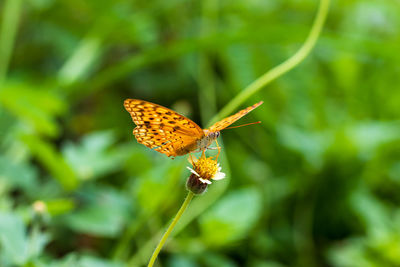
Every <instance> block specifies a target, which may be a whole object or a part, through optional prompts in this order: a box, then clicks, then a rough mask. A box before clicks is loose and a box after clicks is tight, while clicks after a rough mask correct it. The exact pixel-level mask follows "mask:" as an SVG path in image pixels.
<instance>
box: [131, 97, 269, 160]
mask: <svg viewBox="0 0 400 267" xmlns="http://www.w3.org/2000/svg"><path fill="white" fill-rule="evenodd" d="M261 104H262V102H259V103H257V104H255V105H253V106H250V107H248V108H246V109H243V110H241V111H239V112H238V113H236V114H234V115H232V116H230V117H228V118H225V119H223V120H221V121H219V122H217V123H215V124H214V125H212V126H211V127H210V128H208V129H204V130H203V129H202V128H200V126H198V125H197V124H196V123H195V122H193V121H191V120H190V119H188V118H186V117H184V116H182V115H180V114H178V113H176V112H175V111H173V110H171V109H168V108H166V107H163V106H160V105H157V104H154V103H150V102H147V101H144V100H139V99H126V100H125V101H124V107H125V109H126V110H127V111H128V112H129V113H130V115H131V117H132V120H133V122H134V123H135V124H136V128H135V129H134V130H133V134H134V136H135V138H136V140H137V141H138V142H139V143H141V144H143V145H145V146H147V147H149V148H151V149H154V150H156V151H158V152H160V153H163V154H166V155H167V156H168V157H175V156H183V155H185V154H188V153H191V152H195V151H204V150H206V149H207V148H208V147H209V146H210V145H211V144H212V142H214V141H215V140H216V139H217V138H218V136H219V135H220V130H222V129H224V128H226V127H227V126H229V125H230V124H232V123H233V122H235V121H236V120H238V119H240V118H241V117H243V116H244V115H246V114H247V113H248V112H250V111H251V110H253V109H255V108H256V107H258V106H259V105H261Z"/></svg>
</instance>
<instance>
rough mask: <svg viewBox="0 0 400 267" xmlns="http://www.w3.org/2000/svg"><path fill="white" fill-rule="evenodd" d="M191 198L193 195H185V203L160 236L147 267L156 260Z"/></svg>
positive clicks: (150, 266) (190, 193)
mask: <svg viewBox="0 0 400 267" xmlns="http://www.w3.org/2000/svg"><path fill="white" fill-rule="evenodd" d="M193 196H194V194H193V193H192V192H191V191H189V193H188V194H187V196H186V198H185V201H184V202H183V204H182V206H181V208H180V209H179V211H178V213H177V214H176V216H175V218H174V219H173V220H172V222H171V224H170V225H169V227H168V229H167V231H166V232H165V233H164V235H163V236H162V238H161V240H160V242H158V245H157V247H156V249H155V250H154V252H153V255H152V256H151V258H150V261H149V264H148V265H147V267H152V266H153V264H154V262H155V261H156V259H157V256H158V254H159V253H160V250H161V248H162V247H163V246H164V244H165V241H167V238H168V236H169V235H170V234H171V232H172V230H173V229H174V227H175V225H176V224H177V223H178V221H179V219H180V218H181V217H182V214H183V212H185V210H186V208H187V207H188V206H189V203H190V201H191V200H192V198H193Z"/></svg>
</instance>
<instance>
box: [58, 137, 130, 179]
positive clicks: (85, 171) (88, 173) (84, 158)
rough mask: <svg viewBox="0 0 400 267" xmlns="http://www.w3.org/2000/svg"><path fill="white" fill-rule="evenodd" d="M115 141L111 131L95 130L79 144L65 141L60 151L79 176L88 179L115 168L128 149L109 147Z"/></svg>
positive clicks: (126, 154) (125, 155)
mask: <svg viewBox="0 0 400 267" xmlns="http://www.w3.org/2000/svg"><path fill="white" fill-rule="evenodd" d="M114 142H115V138H114V135H113V133H112V132H110V131H104V132H95V133H92V134H90V135H87V136H85V137H84V138H83V139H82V142H81V143H80V144H73V143H71V142H68V143H66V144H65V145H64V146H63V149H62V153H63V155H64V157H65V158H66V161H67V162H68V163H69V165H70V166H71V167H72V168H73V169H74V170H75V172H76V173H77V174H78V176H79V178H80V179H82V180H89V179H94V178H98V177H99V176H104V175H106V174H109V173H110V172H113V171H115V170H117V169H118V168H119V167H120V165H121V162H123V159H124V158H125V157H127V156H128V152H129V151H122V150H116V149H111V147H112V145H113V144H114Z"/></svg>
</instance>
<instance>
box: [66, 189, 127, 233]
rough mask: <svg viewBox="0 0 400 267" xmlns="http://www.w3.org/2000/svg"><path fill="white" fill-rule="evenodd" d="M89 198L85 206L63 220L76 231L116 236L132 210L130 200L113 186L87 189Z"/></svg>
mask: <svg viewBox="0 0 400 267" xmlns="http://www.w3.org/2000/svg"><path fill="white" fill-rule="evenodd" d="M83 195H84V196H85V197H86V198H88V199H87V203H85V205H83V207H82V208H81V209H79V210H77V211H75V212H73V213H71V214H67V215H65V217H63V220H64V221H65V222H66V223H67V225H68V226H69V227H71V228H72V229H74V230H75V231H78V232H81V233H86V234H91V235H95V236H104V237H115V236H117V235H118V234H119V233H120V231H121V230H122V227H123V226H124V224H125V222H126V220H127V217H128V213H129V211H130V202H129V200H128V198H127V197H125V196H124V195H123V194H122V193H121V192H117V191H115V190H113V189H111V188H101V187H96V188H92V189H87V190H86V191H84V192H83Z"/></svg>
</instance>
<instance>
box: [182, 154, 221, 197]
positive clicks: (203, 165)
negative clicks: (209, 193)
mask: <svg viewBox="0 0 400 267" xmlns="http://www.w3.org/2000/svg"><path fill="white" fill-rule="evenodd" d="M189 162H190V163H191V164H192V165H193V169H192V168H190V167H187V168H188V169H189V170H190V172H191V173H192V174H191V175H190V177H189V179H188V181H187V184H186V186H187V188H188V189H189V190H190V191H192V192H193V193H195V194H201V193H203V192H204V191H205V190H206V188H207V185H209V184H211V180H221V179H224V178H225V173H223V172H221V167H220V166H219V163H218V162H217V161H216V160H215V159H213V157H209V158H207V157H205V156H202V157H200V158H199V159H196V158H195V157H193V159H192V158H189Z"/></svg>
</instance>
